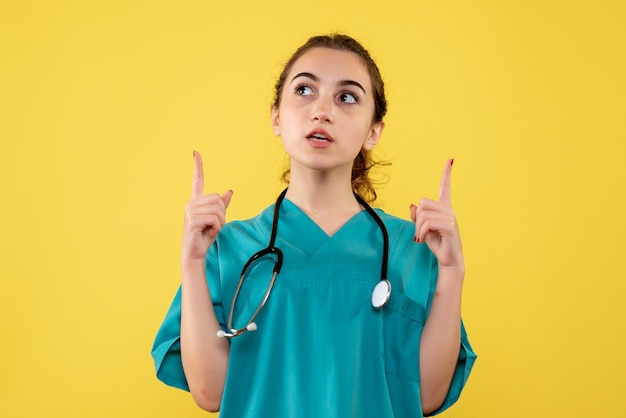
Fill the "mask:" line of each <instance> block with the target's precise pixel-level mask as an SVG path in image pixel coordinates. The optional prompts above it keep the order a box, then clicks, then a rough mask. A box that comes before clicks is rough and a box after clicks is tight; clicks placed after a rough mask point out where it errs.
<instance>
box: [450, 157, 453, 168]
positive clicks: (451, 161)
mask: <svg viewBox="0 0 626 418" xmlns="http://www.w3.org/2000/svg"><path fill="white" fill-rule="evenodd" d="M452 164H454V158H453V159H451V160H450V166H452Z"/></svg>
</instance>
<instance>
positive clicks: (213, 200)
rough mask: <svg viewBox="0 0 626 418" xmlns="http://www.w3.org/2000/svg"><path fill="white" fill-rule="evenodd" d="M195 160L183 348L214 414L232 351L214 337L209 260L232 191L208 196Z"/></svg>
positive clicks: (195, 392) (197, 392)
mask: <svg viewBox="0 0 626 418" xmlns="http://www.w3.org/2000/svg"><path fill="white" fill-rule="evenodd" d="M194 158H195V170H194V180H193V191H192V197H191V200H190V201H189V203H188V204H187V206H186V208H185V224H184V228H183V246H182V247H183V251H182V261H181V270H182V312H181V326H180V327H181V329H180V347H181V357H182V363H183V369H184V371H185V377H186V378H187V383H188V385H189V390H190V392H191V395H192V397H193V399H194V401H195V402H196V403H197V404H198V406H199V407H201V408H202V409H205V410H207V411H211V412H215V411H218V410H219V408H220V404H221V400H222V393H223V390H224V381H225V379H226V371H227V368H228V354H229V347H230V346H229V343H228V341H227V340H226V339H222V338H217V336H216V335H217V331H218V330H220V329H221V328H220V325H219V323H218V320H217V318H216V316H215V311H214V309H213V303H212V301H211V295H210V293H209V288H208V285H207V280H206V273H205V257H206V252H207V251H208V248H209V247H210V246H211V245H212V244H213V242H215V239H216V237H217V234H218V233H219V231H220V229H221V228H222V226H223V225H224V223H225V213H226V208H227V207H228V204H229V203H230V199H231V198H232V192H231V191H229V192H226V193H225V194H224V195H223V196H220V195H218V194H212V195H204V194H203V188H204V177H203V172H202V159H201V157H200V154H198V153H194Z"/></svg>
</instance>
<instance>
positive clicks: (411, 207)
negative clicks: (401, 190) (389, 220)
mask: <svg viewBox="0 0 626 418" xmlns="http://www.w3.org/2000/svg"><path fill="white" fill-rule="evenodd" d="M416 207H417V206H415V205H414V204H413V203H411V206H409V209H411V210H413V208H416Z"/></svg>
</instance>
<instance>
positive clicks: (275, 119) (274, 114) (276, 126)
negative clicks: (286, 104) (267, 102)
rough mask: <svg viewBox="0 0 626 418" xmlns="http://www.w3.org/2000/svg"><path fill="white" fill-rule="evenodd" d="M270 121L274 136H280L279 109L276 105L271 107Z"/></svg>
mask: <svg viewBox="0 0 626 418" xmlns="http://www.w3.org/2000/svg"><path fill="white" fill-rule="evenodd" d="M270 119H271V121H272V130H273V131H274V135H276V136H280V117H279V116H278V108H277V107H276V106H274V105H272V106H271V107H270Z"/></svg>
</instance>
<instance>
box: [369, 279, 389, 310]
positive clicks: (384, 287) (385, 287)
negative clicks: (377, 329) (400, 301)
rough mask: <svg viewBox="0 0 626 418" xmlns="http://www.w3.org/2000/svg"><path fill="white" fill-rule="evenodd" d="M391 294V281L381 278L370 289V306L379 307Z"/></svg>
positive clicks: (383, 304)
mask: <svg viewBox="0 0 626 418" xmlns="http://www.w3.org/2000/svg"><path fill="white" fill-rule="evenodd" d="M390 295H391V282H390V281H389V280H387V279H383V280H381V281H379V282H378V284H377V285H376V286H375V287H374V290H373V291H372V307H373V308H374V309H380V308H382V307H383V306H385V304H386V303H387V301H388V300H389V296H390Z"/></svg>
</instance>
